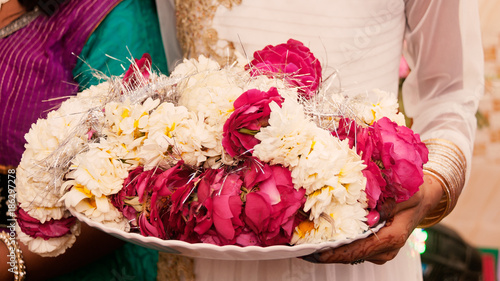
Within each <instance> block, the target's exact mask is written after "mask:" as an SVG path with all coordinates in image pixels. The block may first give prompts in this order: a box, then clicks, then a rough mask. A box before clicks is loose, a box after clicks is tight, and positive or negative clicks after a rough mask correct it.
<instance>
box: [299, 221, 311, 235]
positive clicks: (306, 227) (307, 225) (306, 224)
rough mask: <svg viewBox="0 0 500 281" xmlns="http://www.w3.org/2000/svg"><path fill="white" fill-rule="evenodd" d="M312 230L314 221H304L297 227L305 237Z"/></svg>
mask: <svg viewBox="0 0 500 281" xmlns="http://www.w3.org/2000/svg"><path fill="white" fill-rule="evenodd" d="M311 230H314V222H312V221H303V222H301V223H299V225H298V226H297V228H295V231H296V232H297V234H298V235H299V237H300V238H304V237H305V236H306V234H308V233H309V232H310V231H311Z"/></svg>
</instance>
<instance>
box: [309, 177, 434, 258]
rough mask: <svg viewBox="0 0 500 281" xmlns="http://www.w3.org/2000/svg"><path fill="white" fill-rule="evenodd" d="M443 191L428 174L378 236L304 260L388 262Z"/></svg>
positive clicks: (310, 256) (398, 206)
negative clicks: (418, 188) (416, 190)
mask: <svg viewBox="0 0 500 281" xmlns="http://www.w3.org/2000/svg"><path fill="white" fill-rule="evenodd" d="M442 194H443V191H442V187H441V185H440V183H439V182H438V181H437V180H436V179H435V178H433V177H432V176H430V175H425V176H424V183H423V184H422V186H420V190H419V191H418V192H417V193H415V195H413V196H412V197H411V198H410V199H409V200H408V201H406V202H402V203H399V204H397V205H396V207H395V209H394V212H393V214H391V216H393V218H392V219H389V220H388V221H387V222H386V225H385V226H384V227H382V228H381V229H380V230H379V231H378V232H377V233H376V235H370V236H369V237H367V238H365V239H361V240H357V241H354V242H353V243H350V244H347V245H344V246H342V247H339V248H336V249H327V250H324V251H321V252H318V253H314V254H311V255H308V256H305V257H302V259H304V260H307V261H310V262H315V263H359V262H360V261H365V260H366V261H370V262H373V263H375V264H384V263H386V262H387V261H389V260H392V259H393V258H394V257H396V255H397V253H398V252H399V249H400V248H401V247H403V246H404V245H405V243H406V240H407V239H408V237H409V236H410V234H411V233H412V232H413V230H414V229H415V228H416V227H417V225H418V224H419V222H420V221H421V220H422V219H423V218H424V217H425V216H426V215H427V213H428V212H429V211H431V210H432V209H433V208H434V207H435V206H436V205H437V204H438V202H439V200H440V199H441V196H442Z"/></svg>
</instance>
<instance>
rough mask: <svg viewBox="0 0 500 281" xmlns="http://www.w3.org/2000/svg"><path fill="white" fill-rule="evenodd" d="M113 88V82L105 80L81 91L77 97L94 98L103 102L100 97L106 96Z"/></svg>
mask: <svg viewBox="0 0 500 281" xmlns="http://www.w3.org/2000/svg"><path fill="white" fill-rule="evenodd" d="M110 88H111V82H110V81H105V82H102V83H99V84H97V85H92V86H90V87H89V88H87V89H85V90H83V91H81V92H79V93H78V94H77V95H76V97H77V98H78V99H80V100H94V101H96V102H101V101H102V100H101V99H99V98H103V99H104V98H105V97H106V96H107V95H108V93H109V90H110Z"/></svg>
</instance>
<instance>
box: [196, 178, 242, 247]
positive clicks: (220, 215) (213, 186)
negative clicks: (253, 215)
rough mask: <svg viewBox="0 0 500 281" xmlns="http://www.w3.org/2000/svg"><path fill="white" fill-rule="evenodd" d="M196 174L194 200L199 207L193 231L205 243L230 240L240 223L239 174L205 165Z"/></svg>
mask: <svg viewBox="0 0 500 281" xmlns="http://www.w3.org/2000/svg"><path fill="white" fill-rule="evenodd" d="M200 178H201V180H200V182H199V184H198V201H199V203H200V204H201V206H202V207H201V208H200V212H198V213H197V214H196V222H197V225H196V227H195V228H194V231H196V232H197V233H198V234H199V235H200V237H201V240H202V241H203V242H206V243H213V244H217V245H229V244H234V242H235V238H236V236H237V235H238V234H239V232H240V231H241V228H242V226H243V222H242V220H241V218H240V216H241V211H242V202H241V198H240V194H241V185H242V181H241V180H240V176H239V174H237V173H227V172H226V171H225V170H224V169H217V170H212V169H209V170H207V171H206V172H205V173H204V174H203V175H202V176H201V177H200Z"/></svg>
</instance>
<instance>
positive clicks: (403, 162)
mask: <svg viewBox="0 0 500 281" xmlns="http://www.w3.org/2000/svg"><path fill="white" fill-rule="evenodd" d="M332 134H333V135H334V136H338V137H339V138H340V139H345V138H347V139H349V145H350V146H351V148H352V147H354V145H356V148H357V153H358V154H359V155H361V156H362V159H363V161H364V164H366V165H367V167H366V168H365V169H364V170H363V175H364V176H365V177H366V179H367V183H366V189H365V192H366V195H367V198H368V208H369V209H370V215H369V224H370V226H373V225H374V224H376V223H377V222H378V219H381V220H384V219H387V216H388V215H389V214H391V208H394V206H395V203H399V202H403V201H406V200H408V199H409V198H410V197H411V196H412V195H413V194H415V193H416V192H417V191H418V189H419V187H420V185H422V183H423V164H424V163H425V162H427V155H428V151H427V148H426V147H425V144H423V143H422V142H421V141H420V137H419V136H418V134H415V133H414V132H413V131H412V130H411V129H409V128H407V127H404V126H398V125H397V124H396V123H395V122H392V121H391V120H390V119H389V118H386V117H384V118H382V119H380V120H378V121H377V122H375V123H374V124H373V126H371V127H369V128H362V127H360V126H357V125H356V123H355V122H354V121H352V120H348V119H343V120H341V121H340V124H339V128H338V129H337V131H335V132H332Z"/></svg>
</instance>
